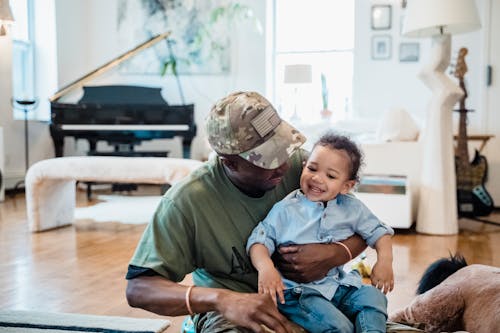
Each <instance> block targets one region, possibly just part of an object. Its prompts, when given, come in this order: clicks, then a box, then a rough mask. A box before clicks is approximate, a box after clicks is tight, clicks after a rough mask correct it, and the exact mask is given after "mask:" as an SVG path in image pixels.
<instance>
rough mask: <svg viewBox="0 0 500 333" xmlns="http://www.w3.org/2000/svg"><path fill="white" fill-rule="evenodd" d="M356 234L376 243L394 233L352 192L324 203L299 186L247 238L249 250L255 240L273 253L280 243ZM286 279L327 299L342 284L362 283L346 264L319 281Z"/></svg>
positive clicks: (288, 284) (287, 283)
mask: <svg viewBox="0 0 500 333" xmlns="http://www.w3.org/2000/svg"><path fill="white" fill-rule="evenodd" d="M354 234H358V235H359V236H361V237H362V238H363V239H364V240H365V241H366V243H367V244H368V246H370V247H373V246H374V245H375V243H376V242H377V240H378V239H379V238H380V237H382V236H383V235H386V234H388V235H393V234H394V230H393V229H392V228H391V227H389V226H388V225H386V224H384V223H382V222H381V221H380V220H379V219H378V218H377V217H376V216H375V215H374V214H373V213H372V212H371V211H370V210H369V209H368V208H367V207H366V206H365V205H364V204H363V203H362V202H361V201H360V200H359V199H357V198H356V197H355V196H354V195H352V194H347V195H342V194H339V195H337V197H336V198H335V199H333V200H330V201H328V203H327V205H326V207H324V205H323V203H322V202H313V201H310V200H309V199H307V197H306V196H305V195H304V194H303V193H302V192H301V191H300V189H299V190H295V191H293V192H291V193H290V194H288V195H287V196H286V197H285V198H284V199H283V200H281V201H280V202H278V203H276V204H275V205H274V206H273V208H272V209H271V211H270V212H269V214H268V215H267V217H266V218H265V219H264V220H263V221H262V222H260V223H259V224H258V225H257V226H256V227H255V229H254V230H253V231H252V234H251V235H250V238H249V239H248V242H247V252H248V250H249V249H250V247H251V246H252V245H253V244H255V243H261V244H264V245H265V246H266V247H267V249H268V250H269V253H270V254H272V253H274V251H275V250H276V248H277V247H279V246H280V245H290V244H308V243H331V242H336V241H342V240H344V239H347V238H349V237H350V236H352V235H354ZM283 281H284V283H285V286H286V287H287V288H295V287H298V286H307V287H310V288H314V289H316V290H318V291H319V292H320V293H321V294H322V295H323V296H324V297H325V298H327V299H332V298H333V295H335V291H336V290H337V287H338V285H340V284H342V285H351V286H355V287H360V286H361V283H362V282H361V277H360V276H359V274H358V273H357V271H351V272H349V273H346V272H345V271H344V269H343V266H339V267H335V268H333V269H331V270H330V271H329V272H328V274H327V276H326V277H325V278H323V279H321V280H319V281H314V282H311V283H306V284H299V283H296V282H294V281H290V280H287V279H283Z"/></svg>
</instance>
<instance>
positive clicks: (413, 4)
mask: <svg viewBox="0 0 500 333" xmlns="http://www.w3.org/2000/svg"><path fill="white" fill-rule="evenodd" d="M479 28H481V22H480V21H479V15H478V13H477V8H476V4H475V2H474V0H411V1H408V6H407V8H406V15H405V22H404V25H403V35H405V36H406V37H430V36H435V35H440V34H460V33H464V32H469V31H474V30H477V29H479Z"/></svg>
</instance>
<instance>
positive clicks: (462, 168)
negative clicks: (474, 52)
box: [454, 47, 494, 217]
mask: <svg viewBox="0 0 500 333" xmlns="http://www.w3.org/2000/svg"><path fill="white" fill-rule="evenodd" d="M467 52H468V51H467V49H466V48H464V47H462V48H461V49H460V51H459V55H458V59H457V65H456V67H455V73H454V76H455V77H456V78H458V80H459V85H460V88H462V90H463V92H464V95H463V97H462V99H461V100H460V109H458V110H455V111H458V112H460V118H459V127H458V138H457V147H456V149H455V170H456V176H457V208H458V215H459V216H467V217H474V216H486V215H489V214H490V213H491V212H492V210H493V208H494V204H493V199H492V198H491V196H490V194H489V193H488V191H486V188H485V187H484V183H485V182H486V177H487V174H488V162H487V161H486V158H485V157H484V156H482V155H480V154H479V152H478V151H477V150H476V154H475V155H474V159H473V160H472V162H469V161H470V160H469V150H468V148H467V112H469V111H471V110H468V109H467V108H466V107H465V99H466V98H467V89H466V88H465V82H464V76H465V73H466V72H467V65H466V63H465V56H466V55H467Z"/></svg>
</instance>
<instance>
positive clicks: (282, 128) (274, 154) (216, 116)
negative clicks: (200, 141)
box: [206, 92, 306, 169]
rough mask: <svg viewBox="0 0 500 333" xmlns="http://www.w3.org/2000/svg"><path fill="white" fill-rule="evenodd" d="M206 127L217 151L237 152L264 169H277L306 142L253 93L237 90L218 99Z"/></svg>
mask: <svg viewBox="0 0 500 333" xmlns="http://www.w3.org/2000/svg"><path fill="white" fill-rule="evenodd" d="M206 130H207V134H208V142H209V143H210V145H211V146H212V148H213V149H214V150H215V151H216V152H217V153H219V154H229V155H239V156H241V157H242V158H244V159H245V160H247V161H249V162H251V163H253V164H254V165H256V166H258V167H261V168H264V169H275V168H278V167H279V166H281V165H282V164H283V163H285V162H286V161H287V160H288V159H289V158H290V156H291V155H292V154H293V153H294V152H295V150H297V149H298V148H299V147H300V146H301V145H302V144H303V143H304V142H305V141H306V138H305V137H304V136H303V135H302V133H300V132H299V131H298V130H297V129H295V128H294V127H292V126H291V125H290V124H288V123H287V122H286V121H284V120H282V119H281V118H280V117H279V115H278V112H276V110H275V109H274V107H273V106H272V105H271V103H269V101H268V100H266V99H265V98H264V97H262V96H261V95H260V94H258V93H256V92H236V93H232V94H231V95H229V96H227V97H225V98H223V99H221V100H220V101H218V102H217V103H216V104H215V105H214V106H213V107H212V110H210V114H209V115H208V118H207V119H206Z"/></svg>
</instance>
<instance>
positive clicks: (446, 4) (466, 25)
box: [403, 0, 481, 235]
mask: <svg viewBox="0 0 500 333" xmlns="http://www.w3.org/2000/svg"><path fill="white" fill-rule="evenodd" d="M405 16H406V19H405V22H404V25H403V35H404V36H406V37H416V38H424V37H432V48H431V57H430V61H429V63H428V64H427V65H426V66H425V67H424V68H423V70H422V71H421V72H420V74H419V77H420V79H421V80H422V81H423V82H424V83H425V85H426V86H427V87H428V88H429V89H430V90H431V91H432V97H431V100H430V102H429V106H428V109H427V114H426V123H425V130H424V131H423V133H422V139H421V143H422V144H423V148H422V149H423V151H422V175H421V184H420V195H419V197H420V198H419V206H418V215H417V226H416V228H417V231H418V232H421V233H426V234H435V235H452V234H456V233H458V216H457V199H456V196H457V194H456V178H455V161H454V153H453V128H452V125H453V122H452V119H453V117H452V111H453V107H454V105H455V104H456V103H457V102H458V101H459V100H460V98H461V97H462V96H463V91H462V89H461V88H460V87H459V86H458V84H457V83H455V82H454V81H453V80H451V79H450V78H449V77H448V76H447V75H446V74H445V70H446V69H447V67H448V65H449V63H450V58H451V35H452V34H459V33H464V32H469V31H473V30H476V29H479V28H480V27H481V24H480V22H479V16H478V13H477V9H476V6H475V3H474V0H418V1H417V0H412V1H409V2H408V5H407V8H406V15H405Z"/></svg>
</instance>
